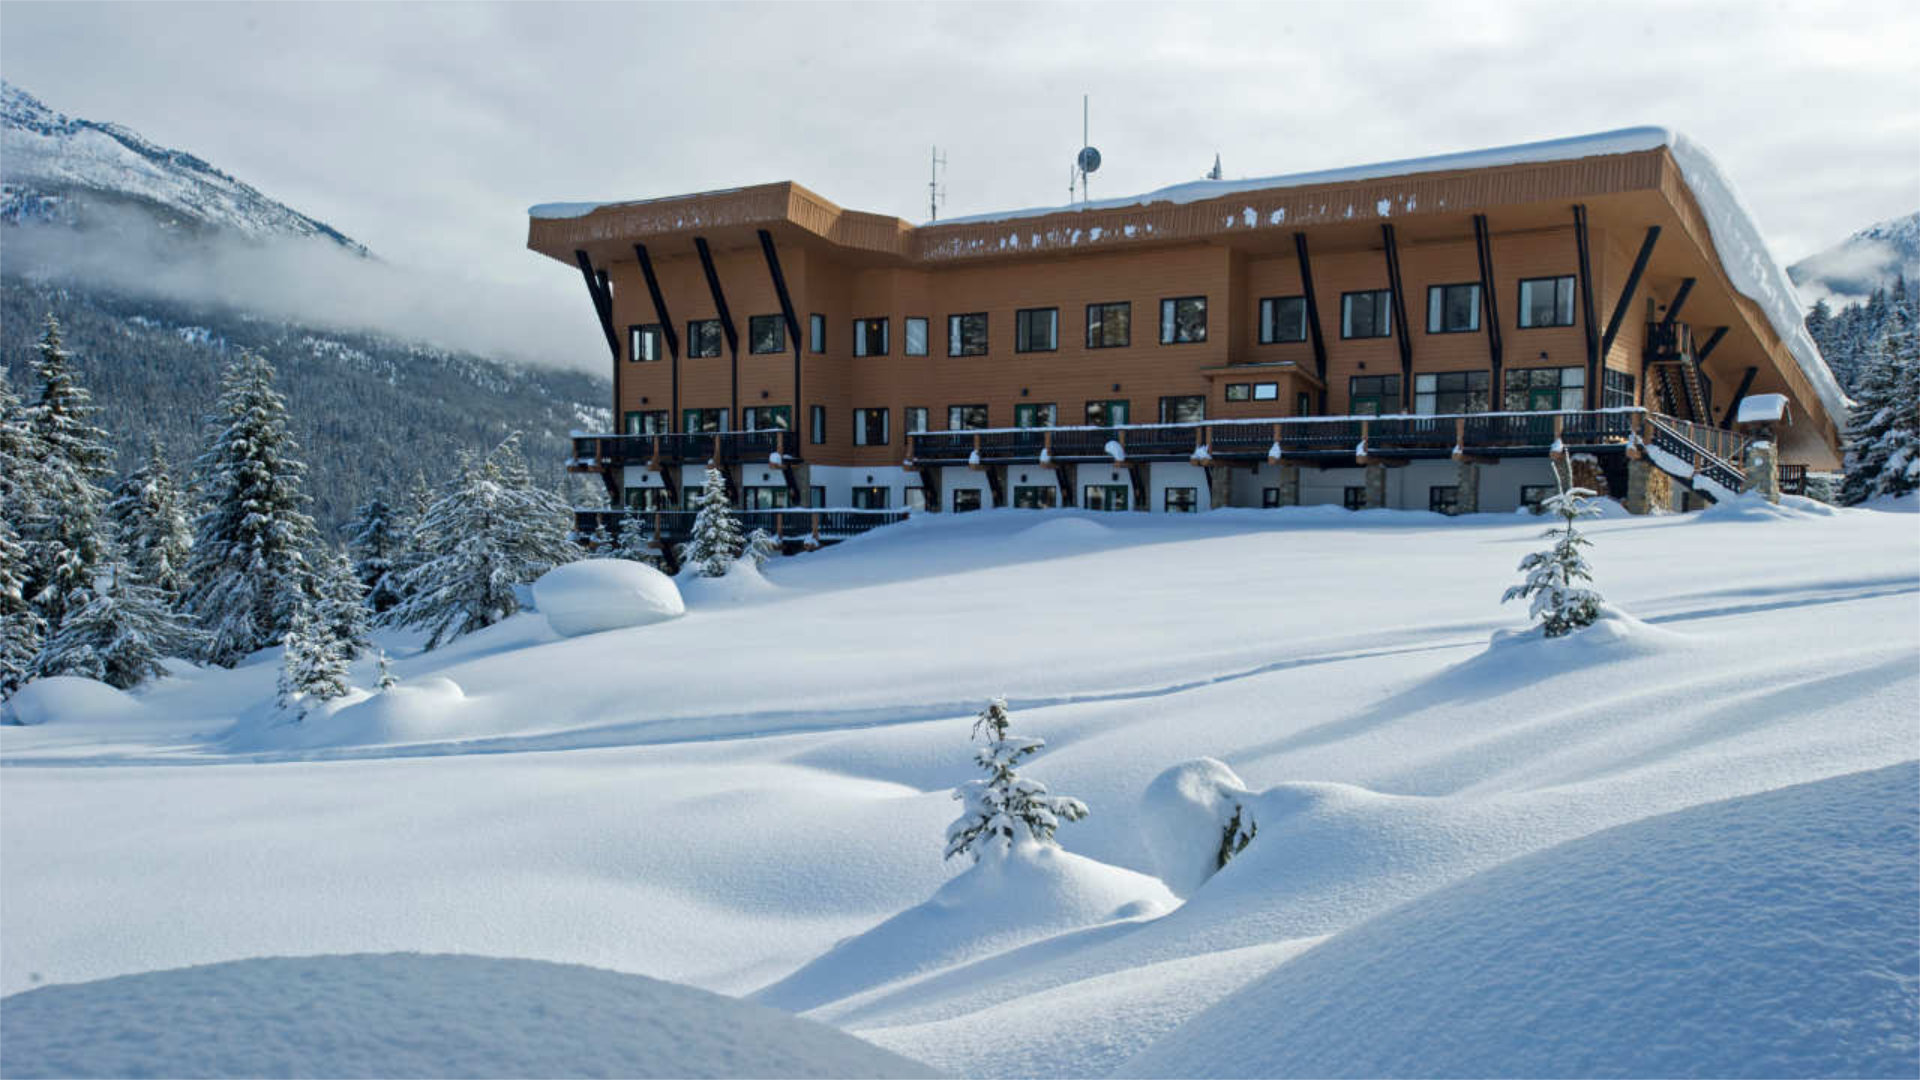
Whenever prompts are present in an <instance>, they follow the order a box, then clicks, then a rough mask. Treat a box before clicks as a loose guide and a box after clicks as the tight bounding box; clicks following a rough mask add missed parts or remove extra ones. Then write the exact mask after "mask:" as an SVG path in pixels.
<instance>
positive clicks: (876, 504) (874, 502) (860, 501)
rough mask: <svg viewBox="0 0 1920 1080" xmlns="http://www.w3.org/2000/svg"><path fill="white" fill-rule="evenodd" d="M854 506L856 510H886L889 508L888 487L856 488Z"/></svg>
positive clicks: (854, 490)
mask: <svg viewBox="0 0 1920 1080" xmlns="http://www.w3.org/2000/svg"><path fill="white" fill-rule="evenodd" d="M853 508H854V509H855V510H885V509H886V508H887V489H886V488H883V487H857V488H854V489H853Z"/></svg>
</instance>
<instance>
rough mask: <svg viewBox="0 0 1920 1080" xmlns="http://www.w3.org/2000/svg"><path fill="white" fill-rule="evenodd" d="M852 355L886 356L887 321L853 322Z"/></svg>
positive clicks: (864, 320)
mask: <svg viewBox="0 0 1920 1080" xmlns="http://www.w3.org/2000/svg"><path fill="white" fill-rule="evenodd" d="M853 355H855V356H885V355H887V320H885V319H855V320H853Z"/></svg>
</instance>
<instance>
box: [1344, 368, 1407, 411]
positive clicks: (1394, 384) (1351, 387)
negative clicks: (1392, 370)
mask: <svg viewBox="0 0 1920 1080" xmlns="http://www.w3.org/2000/svg"><path fill="white" fill-rule="evenodd" d="M1361 383H1378V384H1380V390H1379V392H1377V393H1362V392H1361V389H1360V384H1361ZM1388 387H1391V388H1392V389H1390V390H1389V389H1388ZM1375 398H1377V399H1379V400H1380V401H1381V402H1382V403H1390V404H1391V408H1382V409H1380V411H1378V412H1370V413H1363V412H1361V411H1360V409H1359V408H1358V405H1357V403H1358V402H1360V401H1362V400H1367V399H1375ZM1402 400H1403V398H1402V396H1401V386H1400V376H1399V375H1398V374H1392V375H1350V376H1348V377H1347V415H1349V416H1391V415H1393V414H1394V413H1397V412H1399V411H1400V405H1401V402H1402Z"/></svg>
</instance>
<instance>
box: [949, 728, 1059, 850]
mask: <svg viewBox="0 0 1920 1080" xmlns="http://www.w3.org/2000/svg"><path fill="white" fill-rule="evenodd" d="M1012 723H1013V721H1012V718H1011V717H1010V716H1009V715H1008V713H1007V702H1006V699H1005V698H994V699H993V700H991V701H989V702H987V707H986V708H985V709H982V710H981V711H980V715H979V716H978V717H977V718H975V720H974V722H973V737H974V738H979V739H982V740H983V741H984V742H985V744H986V745H984V746H981V747H980V748H979V749H977V750H975V751H974V753H973V760H974V761H975V763H977V764H978V765H979V766H980V767H981V768H982V769H984V770H986V773H987V778H986V779H984V780H969V781H967V782H966V783H964V784H962V785H960V786H959V787H957V788H955V789H954V792H953V797H954V798H956V799H959V800H960V801H961V803H962V805H963V806H964V807H965V809H963V810H962V811H961V814H960V817H959V819H958V820H957V821H955V822H954V823H953V824H952V825H949V826H948V827H947V853H946V857H947V858H949V859H951V858H953V857H954V856H955V855H961V854H968V855H972V856H973V858H974V861H975V862H978V861H979V860H980V858H981V856H983V855H986V854H1000V855H1004V854H1006V853H1007V852H1008V851H1010V850H1012V849H1013V847H1014V846H1015V845H1018V844H1047V845H1050V844H1052V843H1053V833H1054V830H1055V829H1057V828H1059V826H1060V822H1061V821H1062V820H1066V821H1079V820H1080V819H1082V818H1084V817H1086V816H1087V804H1086V803H1083V802H1081V801H1080V800H1079V799H1075V798H1070V797H1068V796H1065V795H1049V794H1047V785H1045V784H1043V783H1041V782H1040V781H1038V780H1034V779H1031V778H1029V777H1023V776H1021V775H1020V774H1019V773H1018V772H1016V771H1015V770H1014V767H1015V766H1016V765H1018V764H1019V763H1020V761H1021V760H1022V759H1024V758H1026V757H1028V756H1030V755H1032V754H1034V753H1036V752H1037V751H1039V749H1040V748H1041V747H1043V746H1045V745H1046V742H1045V740H1042V739H1030V738H1027V737H1025V736H1020V735H1012V734H1009V732H1008V728H1009V727H1011V726H1012Z"/></svg>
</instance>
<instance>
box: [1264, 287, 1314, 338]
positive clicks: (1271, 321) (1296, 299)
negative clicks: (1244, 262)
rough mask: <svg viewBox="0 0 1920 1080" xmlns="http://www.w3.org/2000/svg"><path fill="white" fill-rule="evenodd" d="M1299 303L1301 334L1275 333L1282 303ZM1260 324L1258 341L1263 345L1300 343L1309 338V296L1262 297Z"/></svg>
mask: <svg viewBox="0 0 1920 1080" xmlns="http://www.w3.org/2000/svg"><path fill="white" fill-rule="evenodd" d="M1291 303H1298V304H1299V305H1300V307H1299V313H1300V336H1299V337H1280V336H1278V335H1277V334H1276V333H1275V330H1276V329H1277V326H1278V322H1279V319H1278V317H1277V313H1278V312H1279V310H1280V305H1281V304H1291ZM1259 318H1260V325H1259V332H1258V341H1259V343H1260V344H1262V345H1298V344H1299V343H1301V342H1303V341H1306V340H1307V330H1308V327H1307V298H1306V295H1305V294H1304V293H1303V294H1301V295H1299V296H1263V297H1261V298H1260V312H1259Z"/></svg>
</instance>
